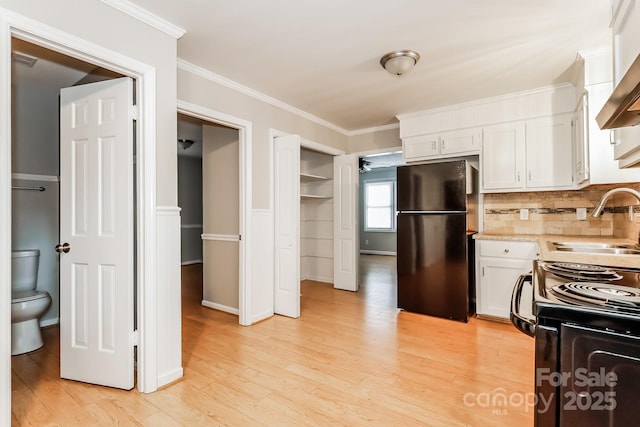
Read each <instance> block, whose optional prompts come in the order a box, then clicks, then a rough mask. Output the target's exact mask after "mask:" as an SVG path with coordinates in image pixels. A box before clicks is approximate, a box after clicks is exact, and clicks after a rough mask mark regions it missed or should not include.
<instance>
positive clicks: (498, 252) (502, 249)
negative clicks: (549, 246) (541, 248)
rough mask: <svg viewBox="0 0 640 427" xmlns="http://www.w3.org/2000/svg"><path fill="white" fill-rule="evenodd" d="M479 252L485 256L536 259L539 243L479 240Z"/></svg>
mask: <svg viewBox="0 0 640 427" xmlns="http://www.w3.org/2000/svg"><path fill="white" fill-rule="evenodd" d="M477 243H478V245H479V246H480V247H479V248H478V249H479V250H478V253H479V254H480V256H483V257H500V258H518V259H531V260H533V259H535V258H536V255H537V247H536V246H537V245H536V243H534V242H512V241H505V240H478V241H477Z"/></svg>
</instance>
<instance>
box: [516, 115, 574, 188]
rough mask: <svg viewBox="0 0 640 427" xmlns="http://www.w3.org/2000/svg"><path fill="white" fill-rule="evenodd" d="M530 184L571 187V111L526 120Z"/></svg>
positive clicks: (532, 185) (528, 184) (528, 177)
mask: <svg viewBox="0 0 640 427" xmlns="http://www.w3.org/2000/svg"><path fill="white" fill-rule="evenodd" d="M525 127H526V128H525V140H526V141H525V145H526V162H527V181H526V187H527V188H530V189H535V188H549V187H553V188H554V189H559V188H570V187H571V185H572V184H573V156H572V138H571V136H572V132H571V115H570V114H563V115H558V116H553V117H543V118H540V119H535V120H528V121H527V122H526V123H525Z"/></svg>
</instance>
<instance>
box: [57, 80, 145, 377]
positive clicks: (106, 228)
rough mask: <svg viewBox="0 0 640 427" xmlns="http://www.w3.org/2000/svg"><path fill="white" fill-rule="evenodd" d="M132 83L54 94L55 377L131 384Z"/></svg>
mask: <svg viewBox="0 0 640 427" xmlns="http://www.w3.org/2000/svg"><path fill="white" fill-rule="evenodd" d="M132 104H133V81H132V80H131V79H130V78H120V79H114V80H108V81H104V82H99V83H92V84H87V85H82V86H76V87H71V88H66V89H62V90H61V93H60V243H68V244H69V248H70V251H69V252H68V253H64V252H63V253H60V375H61V377H63V378H67V379H72V380H77V381H83V382H88V383H93V384H100V385H106V386H111V387H118V388H123V389H131V388H133V385H134V354H133V350H134V336H133V331H134V311H133V309H134V305H133V303H134V300H133V296H134V264H133V260H134V247H133V242H134V240H133V239H134V216H133V215H134V214H133V207H134V200H133V132H134V131H133V118H132V117H133V115H132V114H133V112H132V110H133V107H132Z"/></svg>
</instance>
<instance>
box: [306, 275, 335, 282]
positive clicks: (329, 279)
mask: <svg viewBox="0 0 640 427" xmlns="http://www.w3.org/2000/svg"><path fill="white" fill-rule="evenodd" d="M304 280H313V281H314V282H324V283H332V284H333V277H327V276H314V275H311V274H308V275H307V277H306V278H305V279H304Z"/></svg>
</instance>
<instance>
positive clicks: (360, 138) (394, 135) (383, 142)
mask: <svg viewBox="0 0 640 427" xmlns="http://www.w3.org/2000/svg"><path fill="white" fill-rule="evenodd" d="M401 145H402V140H401V139H400V128H399V127H396V128H393V129H383V130H377V131H376V130H374V131H373V132H369V133H363V134H359V135H352V136H350V137H349V143H348V150H347V153H362V152H366V151H373V150H380V149H383V148H393V149H394V150H395V149H396V148H397V147H400V146H401Z"/></svg>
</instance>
